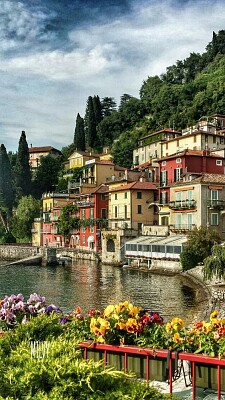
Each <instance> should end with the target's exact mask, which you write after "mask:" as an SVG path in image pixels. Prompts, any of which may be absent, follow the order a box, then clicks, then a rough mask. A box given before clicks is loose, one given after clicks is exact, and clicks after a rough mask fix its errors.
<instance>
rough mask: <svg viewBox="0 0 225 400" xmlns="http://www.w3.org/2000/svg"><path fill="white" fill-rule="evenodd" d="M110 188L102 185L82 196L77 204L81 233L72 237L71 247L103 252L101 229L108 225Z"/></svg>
mask: <svg viewBox="0 0 225 400" xmlns="http://www.w3.org/2000/svg"><path fill="white" fill-rule="evenodd" d="M108 193H109V187H108V186H107V185H101V186H99V187H98V188H96V189H95V190H93V191H92V192H91V193H86V194H81V195H80V198H79V200H78V201H77V202H76V204H77V206H78V209H79V211H78V215H79V218H80V220H79V224H80V227H79V233H77V234H76V236H75V237H74V235H71V241H70V245H71V247H74V245H75V246H76V247H77V248H81V249H83V250H93V251H97V252H99V251H101V228H102V227H105V226H106V225H107V222H108V220H107V218H108Z"/></svg>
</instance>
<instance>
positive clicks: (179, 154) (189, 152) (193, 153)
mask: <svg viewBox="0 0 225 400" xmlns="http://www.w3.org/2000/svg"><path fill="white" fill-rule="evenodd" d="M183 156H195V157H196V156H197V157H203V156H207V157H213V158H222V159H223V158H224V157H223V156H221V155H219V154H215V153H211V152H208V153H207V152H206V150H191V149H186V150H183V151H179V152H177V153H174V154H171V155H169V156H165V157H161V158H159V159H158V161H164V160H169V159H173V158H177V157H183Z"/></svg>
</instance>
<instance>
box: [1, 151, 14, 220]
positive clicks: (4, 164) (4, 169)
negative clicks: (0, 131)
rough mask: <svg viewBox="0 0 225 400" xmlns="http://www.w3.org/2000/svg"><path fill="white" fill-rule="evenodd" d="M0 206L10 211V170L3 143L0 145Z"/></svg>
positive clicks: (11, 196)
mask: <svg viewBox="0 0 225 400" xmlns="http://www.w3.org/2000/svg"><path fill="white" fill-rule="evenodd" d="M0 194H1V196H0V208H1V209H4V210H8V211H9V212H11V210H12V206H13V188H12V171H11V165H10V161H9V158H8V155H7V152H6V148H5V146H4V144H2V145H1V147H0Z"/></svg>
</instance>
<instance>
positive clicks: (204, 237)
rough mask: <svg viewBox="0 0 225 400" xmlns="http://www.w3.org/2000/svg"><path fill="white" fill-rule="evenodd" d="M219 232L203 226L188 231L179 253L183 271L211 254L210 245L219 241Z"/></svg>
mask: <svg viewBox="0 0 225 400" xmlns="http://www.w3.org/2000/svg"><path fill="white" fill-rule="evenodd" d="M220 241H221V239H220V236H219V234H218V233H217V232H216V231H214V230H213V229H209V228H206V227H204V226H202V227H200V228H195V229H193V230H192V231H190V233H189V235H188V241H187V243H186V244H185V246H184V249H183V251H182V253H181V254H180V260H181V265H182V268H183V270H184V271H187V270H188V269H191V268H193V267H196V265H197V264H198V263H200V262H203V260H204V259H205V258H206V257H208V256H209V255H211V249H212V246H213V245H214V244H216V243H220Z"/></svg>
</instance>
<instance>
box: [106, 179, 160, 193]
mask: <svg viewBox="0 0 225 400" xmlns="http://www.w3.org/2000/svg"><path fill="white" fill-rule="evenodd" d="M131 189H132V190H154V189H156V186H155V184H154V183H153V182H139V181H138V182H132V183H128V185H124V186H117V187H115V188H110V192H118V191H121V190H131Z"/></svg>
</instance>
